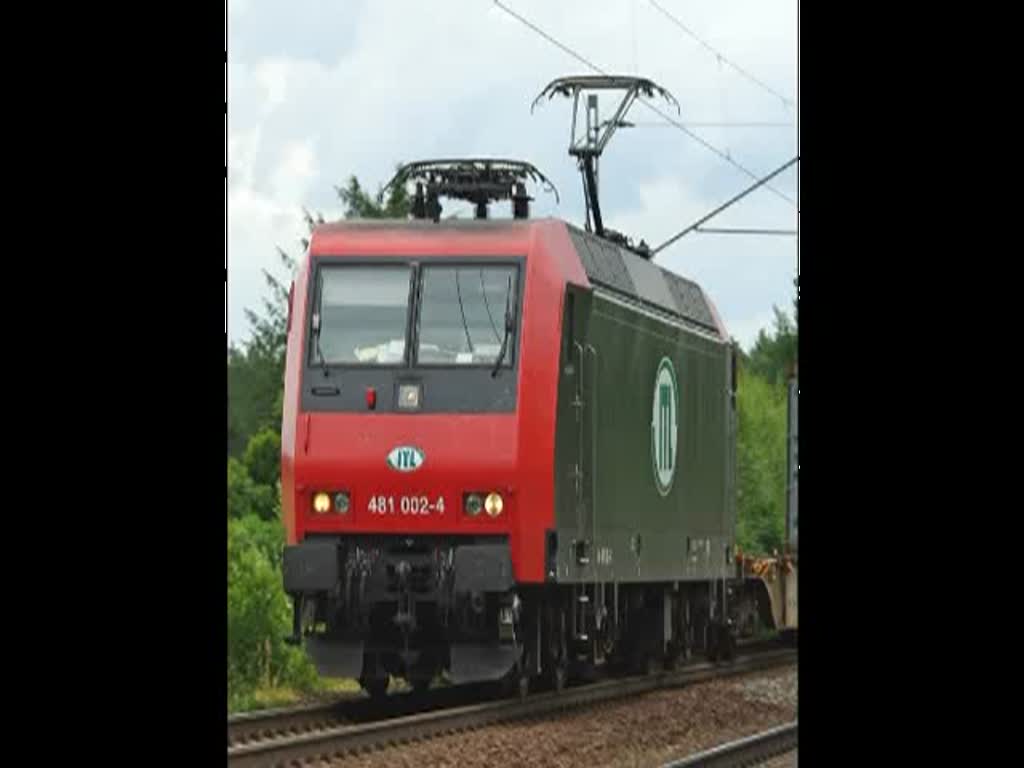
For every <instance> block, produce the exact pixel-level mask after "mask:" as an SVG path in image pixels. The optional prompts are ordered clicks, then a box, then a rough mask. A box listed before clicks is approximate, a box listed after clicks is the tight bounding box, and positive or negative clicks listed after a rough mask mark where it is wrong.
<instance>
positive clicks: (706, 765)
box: [662, 720, 797, 768]
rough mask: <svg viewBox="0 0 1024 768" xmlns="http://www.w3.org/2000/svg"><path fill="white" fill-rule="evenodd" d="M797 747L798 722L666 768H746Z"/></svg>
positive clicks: (724, 745) (720, 747)
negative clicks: (698, 767)
mask: <svg viewBox="0 0 1024 768" xmlns="http://www.w3.org/2000/svg"><path fill="white" fill-rule="evenodd" d="M796 748H797V722H796V721H795V720H794V721H793V722H792V723H788V724H787V725H780V726H779V727H777V728H770V729H768V730H767V731H762V732H761V733H757V734H754V735H753V736H747V737H745V738H742V739H737V740H736V741H730V742H728V743H727V744H721V745H719V746H717V747H712V748H711V749H708V750H705V751H703V752H698V753H697V754H695V755H689V756H688V757H685V758H683V759H681V760H677V761H675V762H673V763H667V764H665V765H664V766H662V768H697V766H702V768H744V767H745V766H751V765H758V764H759V763H762V762H764V761H766V760H770V759H772V758H774V757H778V756H779V755H784V754H786V753H787V752H792V751H793V750H795V749H796Z"/></svg>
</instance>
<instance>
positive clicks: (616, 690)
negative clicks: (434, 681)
mask: <svg viewBox="0 0 1024 768" xmlns="http://www.w3.org/2000/svg"><path fill="white" fill-rule="evenodd" d="M796 659H797V654H796V651H793V650H770V651H763V652H760V653H756V654H755V653H748V654H746V655H740V656H737V658H736V659H735V660H734V661H733V662H731V663H729V664H723V665H715V664H711V663H709V662H698V663H693V664H691V665H690V666H687V667H686V668H684V669H681V670H678V671H674V672H660V673H657V674H652V675H646V676H641V677H630V678H623V679H617V680H607V681H602V682H598V683H592V684H589V685H582V686H579V687H573V688H567V689H565V690H563V691H562V692H560V693H555V692H550V693H540V694H535V695H531V696H529V697H528V698H527V699H525V700H518V699H511V700H509V699H506V700H500V701H485V702H482V703H475V704H471V705H463V706H445V705H444V703H443V702H442V701H441V699H443V698H445V697H444V696H438V697H434V698H432V699H431V700H430V701H429V703H426V706H429V707H430V710H429V711H420V712H417V713H415V714H402V710H403V709H404V708H407V707H414V706H415V705H416V702H415V701H414V700H413V697H412V695H411V694H402V695H399V696H394V697H391V698H390V699H389V700H388V702H387V704H388V710H389V712H388V714H390V715H391V716H390V717H387V718H386V719H367V720H365V721H364V722H359V721H360V720H361V719H363V718H367V717H370V716H371V715H370V712H371V710H372V708H373V703H372V702H369V701H367V700H365V699H362V700H355V701H342V702H340V703H339V704H337V705H331V706H329V707H323V706H320V707H307V708H303V709H301V710H286V711H283V712H279V713H277V714H275V713H265V714H252V715H240V716H236V717H235V718H232V720H231V721H229V724H228V739H229V746H228V765H229V766H231V767H232V768H254V767H255V766H260V767H261V768H265V767H267V766H279V765H286V764H288V763H290V762H292V761H306V760H310V759H315V758H330V757H334V756H340V755H345V754H349V753H358V752H361V751H365V750H372V749H377V748H381V747H386V746H390V745H394V744H401V743H404V742H409V741H416V740H419V739H427V738H431V737H434V736H438V735H442V734H447V733H454V732H456V731H462V730H467V729H474V728H480V727H483V726H486V725H491V724H493V723H497V722H502V721H509V720H522V719H532V718H537V717H546V716H550V715H551V714H553V713H555V712H559V711H564V710H568V709H574V708H577V707H582V706H587V705H590V704H596V703H599V702H606V701H611V700H613V699H619V698H623V697H628V696H635V695H638V694H641V693H646V692H649V691H654V690H658V689H661V688H673V687H679V686H682V685H687V684H690V683H696V682H701V681H704V680H710V679H713V678H719V677H729V676H733V675H738V674H744V673H747V672H754V671H758V670H763V669H770V668H772V667H778V666H782V665H785V664H791V663H793V662H795V661H796ZM437 693H439V694H447V695H448V696H449V697H450V700H451V701H457V697H458V696H460V695H461V696H465V693H464V692H461V691H460V689H459V688H453V689H442V690H440V691H437ZM419 702H420V704H421V705H424V703H425V700H424V699H423V698H420V700H419ZM378 706H379V705H378ZM378 711H381V710H380V709H378ZM232 729H234V730H232ZM233 733H234V734H235V740H234V741H232V738H233V737H232V734H233ZM243 738H244V739H245V740H244V741H242V739H243ZM776 754H777V753H776ZM730 765H731V764H730Z"/></svg>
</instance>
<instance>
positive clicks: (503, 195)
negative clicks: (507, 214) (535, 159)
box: [384, 158, 558, 221]
mask: <svg viewBox="0 0 1024 768" xmlns="http://www.w3.org/2000/svg"><path fill="white" fill-rule="evenodd" d="M526 181H531V182H533V183H534V184H542V185H543V187H544V189H545V191H548V192H552V193H554V195H555V200H556V201H557V200H558V190H556V189H555V186H554V185H553V184H552V183H551V181H550V180H548V178H547V177H546V176H545V175H544V174H543V173H541V172H540V171H538V170H537V169H536V168H535V167H534V166H533V165H532V164H530V163H527V162H523V161H521V160H502V159H492V158H459V159H450V160H420V161H418V162H414V163H407V164H405V165H403V166H401V167H400V168H399V169H398V172H397V173H396V174H395V177H394V178H393V179H391V181H389V182H388V183H387V184H386V185H385V187H384V188H385V189H388V188H390V187H391V186H392V185H394V184H406V183H408V182H414V183H415V184H416V190H415V192H414V194H413V201H412V215H413V218H415V219H432V220H434V221H438V220H440V218H441V203H440V198H442V197H447V198H451V199H454V200H465V201H467V202H470V203H472V204H473V205H474V206H475V207H476V211H475V215H476V218H478V219H486V218H487V215H488V206H489V205H490V203H493V202H497V201H500V200H511V201H512V216H513V218H516V219H526V218H529V216H530V201H531V200H533V198H532V197H530V196H529V195H527V194H526Z"/></svg>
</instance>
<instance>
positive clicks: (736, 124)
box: [630, 120, 796, 128]
mask: <svg viewBox="0 0 1024 768" xmlns="http://www.w3.org/2000/svg"><path fill="white" fill-rule="evenodd" d="M686 124H687V125H688V126H690V127H691V128H792V127H793V126H794V125H796V124H795V123H787V122H781V123H775V122H763V121H758V120H748V121H726V122H696V121H694V120H687V121H686ZM630 125H632V126H635V127H637V128H673V127H675V126H673V125H670V124H669V123H662V122H658V121H656V120H636V121H630Z"/></svg>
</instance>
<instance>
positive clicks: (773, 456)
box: [736, 372, 786, 554]
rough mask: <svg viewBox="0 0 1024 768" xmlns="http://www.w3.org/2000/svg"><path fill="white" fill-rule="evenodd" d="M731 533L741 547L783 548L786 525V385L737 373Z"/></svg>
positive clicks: (765, 551) (755, 549)
mask: <svg viewBox="0 0 1024 768" xmlns="http://www.w3.org/2000/svg"><path fill="white" fill-rule="evenodd" d="M736 407H737V410H738V417H739V434H738V436H737V446H736V453H737V463H738V467H737V469H738V472H737V475H738V477H737V499H736V503H737V507H738V510H739V512H738V515H737V517H738V520H737V525H736V528H737V530H736V537H737V541H738V543H739V546H740V547H741V548H742V549H743V550H744V551H745V552H757V553H761V554H768V553H771V552H772V550H774V549H777V550H779V551H781V550H782V545H783V541H784V539H785V527H786V387H785V386H784V385H781V384H773V383H771V382H769V381H768V380H767V379H765V378H764V377H763V376H760V375H758V374H756V373H750V372H744V373H743V374H742V375H741V377H740V382H739V392H738V393H737V403H736Z"/></svg>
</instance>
